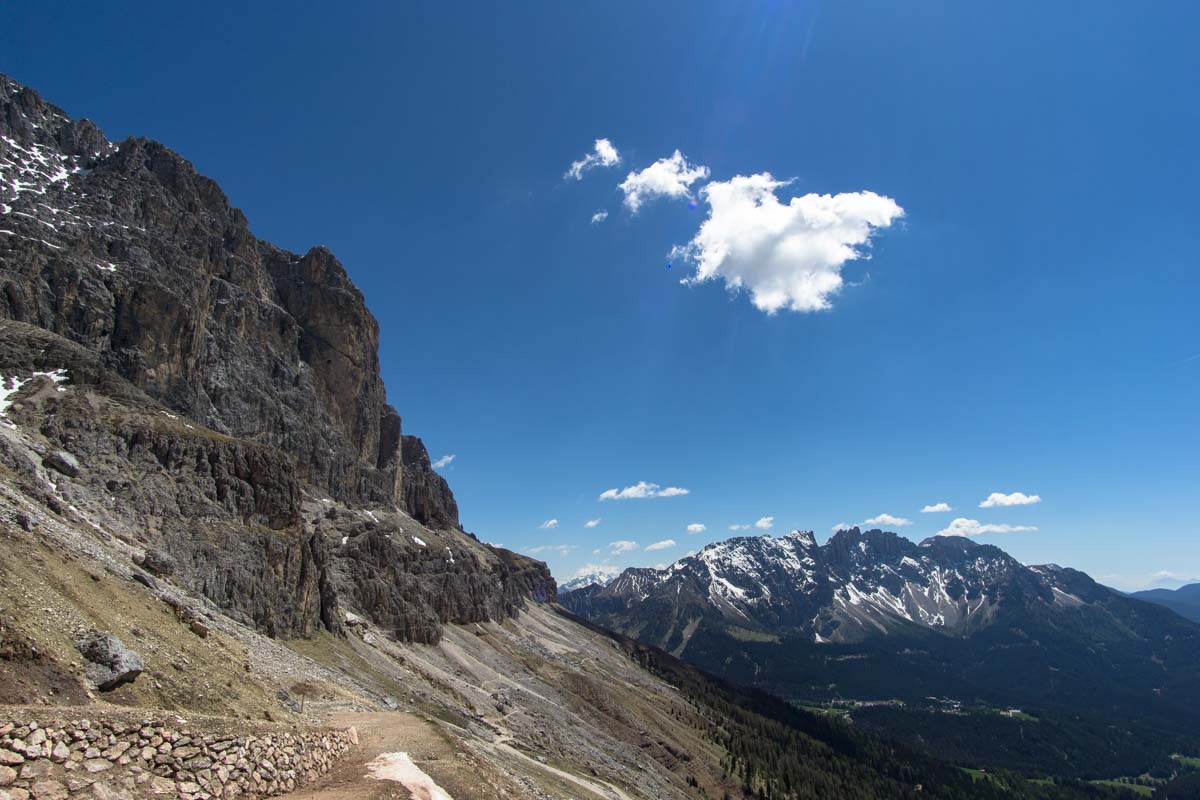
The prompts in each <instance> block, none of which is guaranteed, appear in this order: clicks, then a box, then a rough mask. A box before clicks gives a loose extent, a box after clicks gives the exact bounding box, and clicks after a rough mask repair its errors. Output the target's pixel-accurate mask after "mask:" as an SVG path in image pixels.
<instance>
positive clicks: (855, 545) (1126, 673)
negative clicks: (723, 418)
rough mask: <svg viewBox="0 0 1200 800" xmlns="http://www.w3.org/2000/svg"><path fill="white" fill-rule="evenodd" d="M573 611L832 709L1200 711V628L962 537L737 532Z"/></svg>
mask: <svg viewBox="0 0 1200 800" xmlns="http://www.w3.org/2000/svg"><path fill="white" fill-rule="evenodd" d="M559 601H560V603H562V604H563V605H564V606H565V607H567V608H568V609H571V610H573V611H575V613H578V614H580V615H581V616H584V617H586V618H588V619H590V620H592V621H593V622H596V623H599V624H601V625H604V626H606V627H610V628H612V629H613V630H616V631H618V632H621V633H624V634H626V635H630V636H633V637H635V638H637V639H639V640H640V641H644V642H647V643H651V644H655V645H658V646H660V647H662V648H663V649H664V650H667V651H668V652H670V653H672V654H673V655H676V656H679V657H682V658H684V659H685V660H687V661H689V662H691V663H693V664H696V665H697V666H700V667H701V668H703V669H706V670H708V671H710V672H713V673H714V674H716V675H719V676H723V677H726V678H729V679H731V680H734V681H737V682H741V683H745V684H747V685H752V686H761V687H763V688H768V689H770V690H771V691H774V692H776V693H778V694H781V695H782V696H784V697H790V698H800V699H807V700H811V701H815V702H822V701H826V700H829V699H833V698H839V697H852V698H860V699H863V698H865V699H877V698H887V697H891V698H899V699H902V700H906V701H909V702H924V700H925V699H926V698H927V697H928V696H931V695H932V696H939V697H956V698H958V699H960V700H963V701H969V702H984V703H990V704H994V705H996V706H1001V707H1008V706H1016V707H1043V708H1047V709H1057V710H1060V711H1070V710H1076V711H1078V710H1083V709H1087V708H1089V707H1094V708H1098V709H1101V713H1102V714H1118V715H1120V714H1130V715H1132V717H1134V718H1141V717H1155V718H1161V719H1164V720H1173V721H1172V722H1169V723H1168V724H1170V725H1172V726H1174V725H1177V724H1183V723H1184V722H1190V721H1194V719H1192V717H1191V715H1190V714H1189V713H1187V712H1186V711H1184V710H1182V709H1183V708H1185V707H1186V705H1187V704H1188V703H1191V702H1192V701H1193V700H1200V692H1198V691H1197V686H1198V685H1200V674H1198V673H1197V669H1196V666H1195V661H1194V660H1193V659H1194V658H1196V657H1197V656H1198V655H1200V627H1198V626H1196V625H1194V624H1192V623H1190V622H1188V621H1186V620H1183V619H1181V618H1179V617H1178V616H1176V615H1174V614H1173V613H1171V612H1169V611H1167V610H1166V609H1163V608H1161V607H1158V606H1154V605H1151V604H1148V603H1144V602H1142V601H1139V600H1136V599H1128V598H1125V597H1123V596H1121V595H1119V594H1118V593H1115V592H1112V591H1111V590H1109V589H1107V588H1106V587H1103V586H1101V585H1100V584H1097V583H1096V582H1095V581H1093V580H1092V579H1091V578H1090V577H1088V576H1087V575H1085V574H1084V573H1082V572H1078V571H1076V570H1072V569H1070V568H1065V567H1060V566H1057V565H1036V566H1025V565H1022V564H1021V563H1020V562H1018V561H1017V560H1016V559H1013V558H1012V557H1011V556H1009V555H1008V554H1007V553H1005V552H1004V551H1003V550H1001V549H999V548H997V547H994V546H992V545H988V544H981V543H978V542H974V541H971V540H969V539H966V538H962V537H931V538H929V539H926V540H924V541H922V542H921V543H919V544H917V543H913V542H911V541H909V540H907V539H905V538H903V537H901V536H899V535H898V534H895V533H891V532H886V531H882V530H878V529H875V530H869V531H862V530H859V529H857V528H853V529H848V530H845V531H839V532H838V533H836V534H834V535H833V536H832V537H830V539H829V540H828V541H827V542H826V543H825V544H823V545H817V544H816V540H815V537H814V536H813V535H812V533H811V531H795V532H793V533H790V534H787V535H785V536H781V537H771V536H760V537H737V538H733V539H729V540H726V541H724V542H717V543H713V544H711V545H708V546H707V547H705V548H704V549H702V550H701V551H700V552H699V553H697V554H695V555H693V556H688V557H685V558H683V559H680V560H679V561H677V562H675V563H674V564H672V565H670V566H668V567H667V568H666V569H664V570H656V569H646V568H641V569H629V570H626V571H625V572H623V573H622V574H621V575H620V576H618V577H617V578H616V579H614V580H613V581H612V582H611V583H609V584H608V585H607V586H605V587H598V586H594V585H593V586H589V587H585V588H583V589H577V590H575V591H571V592H567V593H564V594H562V595H561V596H560V598H559ZM1068 675H1069V676H1070V678H1069V679H1068V678H1067V676H1068Z"/></svg>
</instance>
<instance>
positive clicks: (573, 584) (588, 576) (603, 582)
mask: <svg viewBox="0 0 1200 800" xmlns="http://www.w3.org/2000/svg"><path fill="white" fill-rule="evenodd" d="M619 574H620V570H618V569H615V568H614V569H599V570H594V571H592V572H585V573H584V574H582V575H576V576H575V577H574V578H571V579H570V580H568V581H564V582H563V583H562V584H561V585H560V586H559V587H558V589H559V591H562V592H573V591H575V590H576V589H583V588H586V587H588V586H607V585H608V584H610V583H612V581H613V579H615V578H616V577H617V575H619Z"/></svg>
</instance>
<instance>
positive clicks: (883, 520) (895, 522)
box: [863, 514, 913, 528]
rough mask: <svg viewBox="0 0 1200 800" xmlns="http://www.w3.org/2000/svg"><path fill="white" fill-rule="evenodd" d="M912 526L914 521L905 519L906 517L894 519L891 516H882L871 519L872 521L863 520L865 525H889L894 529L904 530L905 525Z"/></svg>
mask: <svg viewBox="0 0 1200 800" xmlns="http://www.w3.org/2000/svg"><path fill="white" fill-rule="evenodd" d="M912 524H913V521H912V520H911V519H905V518H904V517H893V516H892V515H891V514H880V515H879V516H877V517H871V518H870V519H864V520H863V525H887V526H889V527H893V528H903V527H904V526H905V525H912Z"/></svg>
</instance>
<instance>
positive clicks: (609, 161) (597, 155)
mask: <svg viewBox="0 0 1200 800" xmlns="http://www.w3.org/2000/svg"><path fill="white" fill-rule="evenodd" d="M620 163H621V154H620V153H618V152H617V148H615V147H613V143H612V142H610V141H609V140H608V139H597V140H596V144H595V146H594V147H593V148H592V152H590V153H588V154H587V155H586V156H584V157H583V158H581V159H579V160H578V161H572V162H571V168H570V169H569V170H567V173H566V174H565V175H563V179H564V180H566V179H567V178H574V179H575V180H577V181H581V180H583V173H585V172H587V171H588V170H590V169H595V168H596V167H615V166H616V165H617V164H620Z"/></svg>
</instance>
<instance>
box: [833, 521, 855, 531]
mask: <svg viewBox="0 0 1200 800" xmlns="http://www.w3.org/2000/svg"><path fill="white" fill-rule="evenodd" d="M853 527H854V526H853V525H851V524H850V523H849V522H839V523H838V524H837V525H834V526H833V527H832V528H830V529H829V530H831V531H833V532H834V533H837V532H838V531H848V530H850V529H851V528H853Z"/></svg>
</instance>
